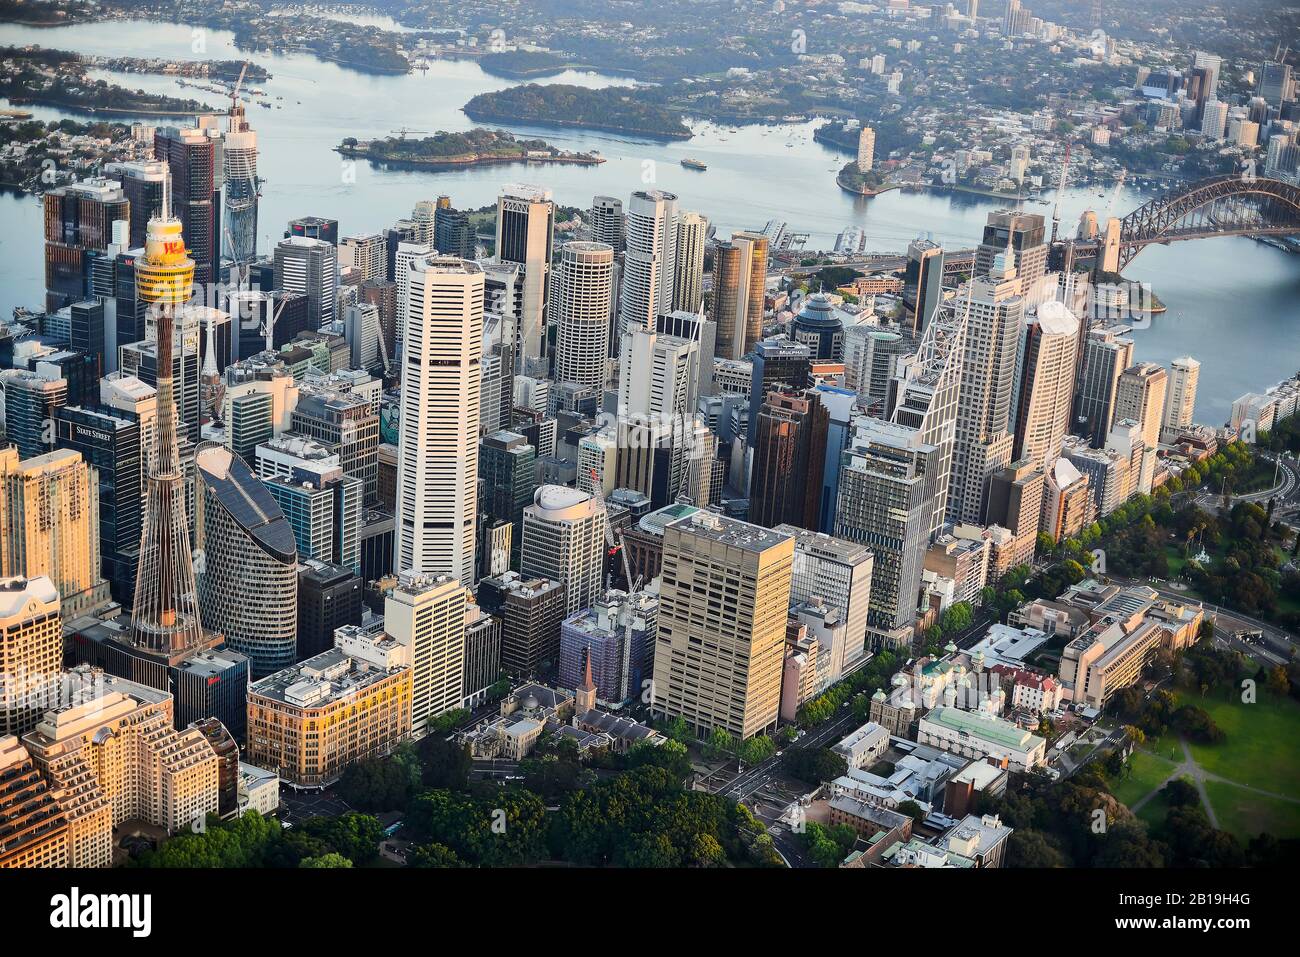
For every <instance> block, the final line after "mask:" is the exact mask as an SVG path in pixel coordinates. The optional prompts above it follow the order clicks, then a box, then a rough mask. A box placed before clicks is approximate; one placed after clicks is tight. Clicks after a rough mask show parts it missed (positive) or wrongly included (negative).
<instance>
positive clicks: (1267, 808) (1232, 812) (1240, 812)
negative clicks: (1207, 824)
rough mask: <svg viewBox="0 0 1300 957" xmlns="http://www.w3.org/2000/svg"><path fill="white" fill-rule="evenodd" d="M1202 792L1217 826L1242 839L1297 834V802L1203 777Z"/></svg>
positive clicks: (1299, 819) (1299, 817)
mask: <svg viewBox="0 0 1300 957" xmlns="http://www.w3.org/2000/svg"><path fill="white" fill-rule="evenodd" d="M1205 793H1206V794H1208V795H1209V798H1210V804H1211V805H1213V806H1214V814H1215V817H1217V818H1218V821H1219V827H1220V828H1222V829H1223V830H1225V831H1231V832H1232V833H1233V834H1235V835H1237V837H1238V839H1239V840H1241V841H1242V843H1245V842H1247V841H1249V840H1250V839H1251V838H1253V837H1255V836H1256V835H1258V834H1260V833H1266V834H1272V835H1273V836H1274V837H1276V838H1279V839H1282V838H1300V804H1293V803H1291V802H1289V801H1279V800H1278V799H1277V798H1273V797H1269V796H1268V795H1265V794H1256V793H1255V792H1254V791H1247V790H1245V789H1244V788H1239V787H1236V786H1234V785H1231V784H1227V783H1225V782H1223V781H1206V782H1205ZM1152 803H1155V802H1154V800H1153V801H1152ZM1143 810H1144V811H1145V810H1146V808H1145V807H1144V808H1143Z"/></svg>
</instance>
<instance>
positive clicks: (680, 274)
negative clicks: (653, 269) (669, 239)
mask: <svg viewBox="0 0 1300 957" xmlns="http://www.w3.org/2000/svg"><path fill="white" fill-rule="evenodd" d="M708 238H709V221H708V220H707V219H705V218H704V217H703V216H701V215H700V214H699V213H683V214H682V217H681V221H680V222H679V223H678V224H677V257H676V258H677V262H676V266H675V269H674V273H673V309H674V310H677V309H680V310H682V311H684V312H689V313H698V312H699V311H700V307H701V306H702V305H703V304H704V245H705V242H706V241H707V240H708Z"/></svg>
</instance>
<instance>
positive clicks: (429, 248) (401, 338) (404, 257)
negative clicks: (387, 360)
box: [393, 243, 437, 358]
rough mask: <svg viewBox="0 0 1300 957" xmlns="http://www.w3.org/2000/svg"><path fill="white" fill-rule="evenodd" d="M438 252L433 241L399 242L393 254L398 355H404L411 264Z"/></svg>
mask: <svg viewBox="0 0 1300 957" xmlns="http://www.w3.org/2000/svg"><path fill="white" fill-rule="evenodd" d="M436 252H437V250H436V249H434V248H433V244H432V243H398V244H397V250H396V252H394V254H393V281H394V282H395V283H397V321H396V323H394V328H395V330H396V331H395V332H394V336H395V338H396V340H397V357H400V356H402V355H404V353H403V351H402V350H403V348H404V343H405V341H406V320H407V313H408V312H409V310H410V302H411V283H410V275H411V264H412V263H414V262H416V261H417V260H420V259H428V258H429V257H430V256H432V255H434V254H435V253H436ZM397 357H394V358H397Z"/></svg>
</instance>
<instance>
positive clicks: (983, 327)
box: [948, 250, 1025, 525]
mask: <svg viewBox="0 0 1300 957" xmlns="http://www.w3.org/2000/svg"><path fill="white" fill-rule="evenodd" d="M1008 260H1009V255H1008V254H1007V253H1006V251H1005V250H1004V252H1003V253H1002V254H999V256H998V257H997V258H996V259H995V260H994V265H993V268H992V271H991V272H990V273H989V274H988V276H987V277H979V278H976V279H972V280H971V281H970V286H969V288H968V289H967V290H964V291H960V290H959V291H958V294H957V301H958V304H959V308H965V309H966V310H967V311H968V312H969V318H968V320H967V323H966V349H965V358H964V359H963V361H962V378H961V399H960V401H959V403H958V407H957V433H956V442H955V445H954V447H953V463H952V484H951V487H950V488H949V491H948V518H949V520H950V521H952V522H957V523H961V522H966V523H971V524H975V525H981V524H983V521H982V518H983V513H984V501H985V496H986V494H987V492H988V480H989V476H991V475H992V474H993V473H994V472H996V471H998V470H999V469H1002V468H1005V467H1006V466H1007V465H1008V464H1009V463H1010V462H1011V454H1012V446H1013V444H1014V438H1013V436H1012V434H1011V431H1010V430H1011V427H1012V425H1013V422H1012V419H1011V405H1012V398H1013V395H1012V392H1013V384H1014V381H1015V368H1016V350H1017V346H1018V344H1019V340H1020V328H1021V324H1022V322H1023V317H1024V309H1025V306H1024V300H1023V299H1022V298H1021V297H1020V296H1019V295H1018V294H1017V293H1018V290H1019V288H1020V287H1019V284H1018V282H1017V271H1016V268H1015V265H1014V263H1013V262H1010V261H1008ZM963 300H964V304H963Z"/></svg>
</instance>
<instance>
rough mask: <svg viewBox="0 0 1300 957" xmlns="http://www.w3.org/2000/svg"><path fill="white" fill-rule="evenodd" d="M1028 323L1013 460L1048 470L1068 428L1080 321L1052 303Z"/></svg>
mask: <svg viewBox="0 0 1300 957" xmlns="http://www.w3.org/2000/svg"><path fill="white" fill-rule="evenodd" d="M1025 323H1026V324H1025V343H1024V349H1023V353H1024V359H1023V362H1022V364H1021V372H1020V399H1019V403H1018V408H1017V411H1016V448H1015V452H1014V455H1013V458H1014V459H1015V461H1017V462H1018V461H1020V460H1021V459H1029V460H1030V461H1031V462H1032V463H1033V464H1034V465H1037V466H1041V467H1042V468H1043V469H1044V470H1050V469H1051V467H1052V463H1053V462H1055V461H1056V460H1057V458H1059V457H1060V455H1061V441H1062V440H1063V439H1064V438H1065V435H1066V433H1067V432H1068V431H1069V429H1070V409H1071V403H1072V401H1073V399H1074V368H1075V357H1076V356H1077V355H1078V352H1079V320H1078V319H1077V318H1075V316H1074V313H1072V312H1070V310H1069V308H1068V307H1067V306H1066V305H1065V304H1064V303H1060V302H1056V301H1054V300H1049V301H1047V302H1045V303H1043V304H1042V305H1040V306H1039V307H1038V313H1037V315H1035V316H1032V317H1030V318H1029V319H1027V320H1026V321H1025Z"/></svg>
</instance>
